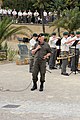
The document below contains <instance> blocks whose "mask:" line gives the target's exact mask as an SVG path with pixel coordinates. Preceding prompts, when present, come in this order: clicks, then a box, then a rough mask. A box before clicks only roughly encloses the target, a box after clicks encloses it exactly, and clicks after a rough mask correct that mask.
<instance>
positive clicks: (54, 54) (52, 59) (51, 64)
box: [49, 48, 57, 68]
mask: <svg viewBox="0 0 80 120" xmlns="http://www.w3.org/2000/svg"><path fill="white" fill-rule="evenodd" d="M51 50H52V54H51V56H50V60H49V68H54V67H55V64H56V58H57V49H56V48H51Z"/></svg>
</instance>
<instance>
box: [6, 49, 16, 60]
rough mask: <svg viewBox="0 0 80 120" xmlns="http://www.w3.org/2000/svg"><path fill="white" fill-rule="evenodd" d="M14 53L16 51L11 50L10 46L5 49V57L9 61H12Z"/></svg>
mask: <svg viewBox="0 0 80 120" xmlns="http://www.w3.org/2000/svg"><path fill="white" fill-rule="evenodd" d="M16 54H17V51H15V50H13V49H12V48H8V50H7V58H8V60H9V61H13V60H14V58H15V56H16Z"/></svg>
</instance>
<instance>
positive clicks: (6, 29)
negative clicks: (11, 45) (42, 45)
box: [0, 17, 32, 46]
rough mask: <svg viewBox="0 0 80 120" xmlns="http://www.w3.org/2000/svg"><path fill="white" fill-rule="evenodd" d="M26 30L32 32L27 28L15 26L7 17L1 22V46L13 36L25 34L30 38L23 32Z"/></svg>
mask: <svg viewBox="0 0 80 120" xmlns="http://www.w3.org/2000/svg"><path fill="white" fill-rule="evenodd" d="M25 29H26V30H29V31H30V32H32V31H31V30H30V29H29V28H28V27H27V26H14V25H13V22H12V20H11V19H9V18H7V17H5V18H4V19H3V20H2V21H0V46H1V44H2V42H3V41H4V40H6V39H8V38H9V37H10V36H12V35H16V34H23V35H26V36H29V35H28V34H27V33H26V32H27V31H26V32H25V31H23V30H25Z"/></svg>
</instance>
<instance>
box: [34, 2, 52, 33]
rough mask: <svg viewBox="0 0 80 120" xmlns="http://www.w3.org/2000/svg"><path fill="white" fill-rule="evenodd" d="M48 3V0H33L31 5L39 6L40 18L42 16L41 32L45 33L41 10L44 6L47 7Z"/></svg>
mask: <svg viewBox="0 0 80 120" xmlns="http://www.w3.org/2000/svg"><path fill="white" fill-rule="evenodd" d="M49 3H50V0H35V4H34V5H33V6H35V8H39V9H40V13H41V18H42V28H43V33H45V25H44V15H43V11H44V9H45V8H47V7H49Z"/></svg>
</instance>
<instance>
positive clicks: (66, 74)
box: [61, 73, 69, 76]
mask: <svg viewBox="0 0 80 120" xmlns="http://www.w3.org/2000/svg"><path fill="white" fill-rule="evenodd" d="M61 75H65V76H69V74H68V73H61Z"/></svg>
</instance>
